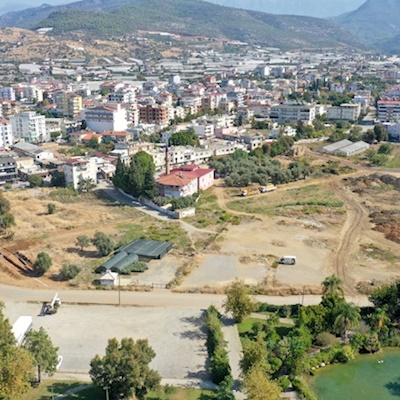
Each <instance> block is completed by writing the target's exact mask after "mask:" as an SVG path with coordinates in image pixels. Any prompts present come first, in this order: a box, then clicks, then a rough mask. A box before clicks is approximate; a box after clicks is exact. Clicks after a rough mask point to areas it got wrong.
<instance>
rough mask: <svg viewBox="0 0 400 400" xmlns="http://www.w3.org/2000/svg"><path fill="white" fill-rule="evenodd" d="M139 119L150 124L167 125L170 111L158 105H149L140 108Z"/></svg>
mask: <svg viewBox="0 0 400 400" xmlns="http://www.w3.org/2000/svg"><path fill="white" fill-rule="evenodd" d="M139 118H140V120H141V121H143V122H147V123H148V124H156V125H165V124H167V123H168V109H167V108H166V107H163V106H159V105H158V104H147V105H146V106H143V107H140V108H139Z"/></svg>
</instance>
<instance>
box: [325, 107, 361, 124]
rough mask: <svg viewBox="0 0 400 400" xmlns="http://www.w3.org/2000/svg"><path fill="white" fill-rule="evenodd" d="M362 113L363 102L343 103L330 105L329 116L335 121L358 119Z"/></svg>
mask: <svg viewBox="0 0 400 400" xmlns="http://www.w3.org/2000/svg"><path fill="white" fill-rule="evenodd" d="M360 113H361V104H341V105H340V106H333V107H329V108H328V110H327V113H326V115H327V117H328V119H329V120H333V121H357V120H358V118H359V116H360Z"/></svg>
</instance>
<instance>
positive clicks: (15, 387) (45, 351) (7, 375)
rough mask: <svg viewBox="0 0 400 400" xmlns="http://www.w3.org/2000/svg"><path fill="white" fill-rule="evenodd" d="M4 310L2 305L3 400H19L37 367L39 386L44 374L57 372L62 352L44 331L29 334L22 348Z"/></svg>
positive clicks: (0, 356)
mask: <svg viewBox="0 0 400 400" xmlns="http://www.w3.org/2000/svg"><path fill="white" fill-rule="evenodd" d="M3 309H4V304H2V303H0V399H2V400H15V399H18V398H20V397H21V396H22V395H23V394H24V393H26V392H27V391H28V389H29V387H30V382H31V381H32V380H33V379H34V367H36V368H37V378H36V380H37V381H38V382H39V383H40V381H41V375H42V373H43V372H45V373H47V374H49V375H52V374H53V373H54V372H55V370H56V366H57V363H58V355H57V352H58V348H57V347H55V346H54V345H53V343H52V341H51V339H50V337H49V336H48V334H47V333H46V331H45V330H44V329H43V328H40V329H39V330H38V331H35V330H31V331H29V332H28V333H27V335H26V339H25V341H24V344H23V346H18V345H17V343H16V340H15V338H14V334H13V333H12V330H11V325H10V323H9V321H8V319H6V318H5V317H4V313H3Z"/></svg>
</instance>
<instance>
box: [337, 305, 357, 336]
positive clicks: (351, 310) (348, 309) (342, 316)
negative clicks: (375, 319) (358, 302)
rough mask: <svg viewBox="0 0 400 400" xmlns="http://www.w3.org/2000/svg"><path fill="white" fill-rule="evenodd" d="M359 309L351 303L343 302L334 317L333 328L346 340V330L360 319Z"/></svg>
mask: <svg viewBox="0 0 400 400" xmlns="http://www.w3.org/2000/svg"><path fill="white" fill-rule="evenodd" d="M360 318H361V317H360V310H359V308H358V307H356V306H355V305H354V304H352V303H343V304H342V306H341V307H340V309H339V310H338V315H337V317H336V319H335V323H334V326H333V328H334V330H335V332H336V333H337V334H339V335H341V336H342V337H343V339H345V340H346V338H347V332H348V330H349V329H351V328H353V327H354V326H356V325H357V323H358V322H359V321H360Z"/></svg>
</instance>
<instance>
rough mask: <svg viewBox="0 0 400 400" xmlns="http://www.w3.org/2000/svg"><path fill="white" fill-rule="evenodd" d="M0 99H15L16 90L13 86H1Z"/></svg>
mask: <svg viewBox="0 0 400 400" xmlns="http://www.w3.org/2000/svg"><path fill="white" fill-rule="evenodd" d="M0 99H3V100H11V101H15V90H14V89H13V88H12V87H0Z"/></svg>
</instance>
